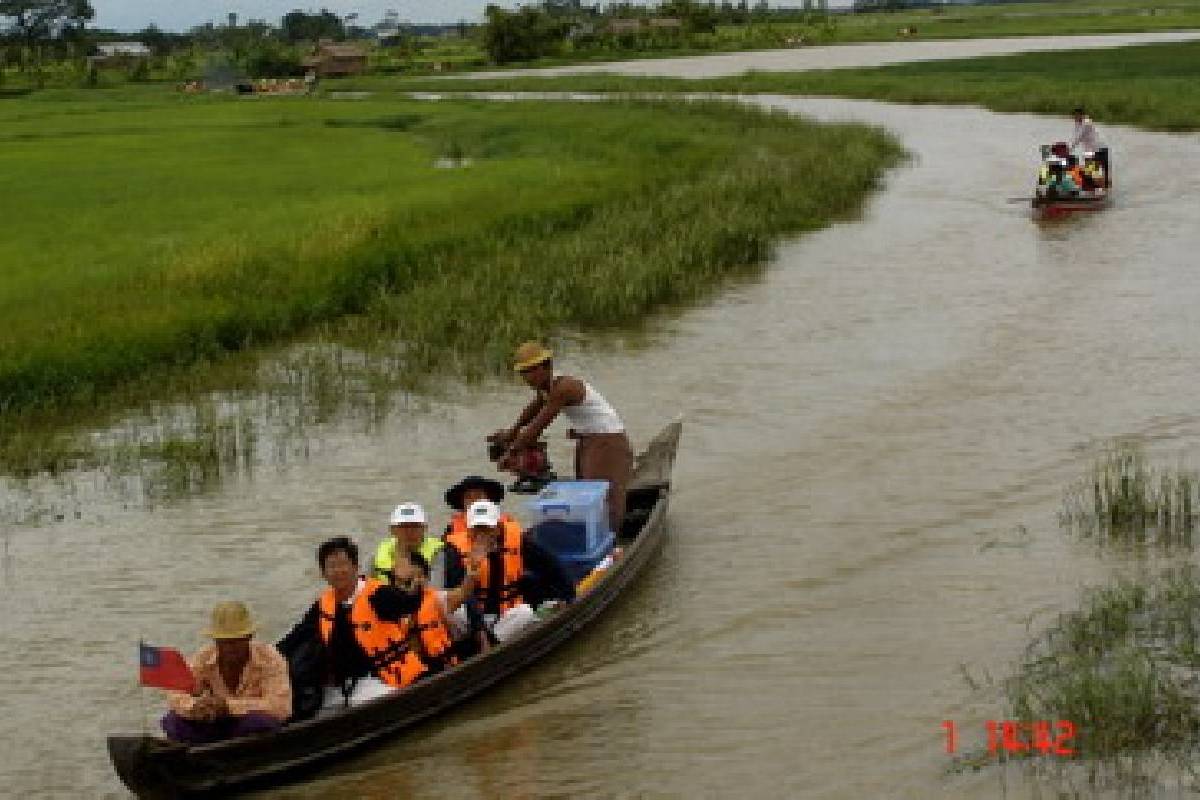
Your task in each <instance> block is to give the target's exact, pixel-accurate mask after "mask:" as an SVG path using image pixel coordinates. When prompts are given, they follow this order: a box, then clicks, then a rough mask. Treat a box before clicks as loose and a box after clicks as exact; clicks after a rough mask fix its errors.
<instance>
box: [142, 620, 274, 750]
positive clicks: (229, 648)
mask: <svg viewBox="0 0 1200 800" xmlns="http://www.w3.org/2000/svg"><path fill="white" fill-rule="evenodd" d="M206 634H207V635H208V636H209V637H211V638H212V640H213V644H211V645H209V646H207V647H205V648H204V649H202V650H200V651H199V652H198V653H196V654H195V655H194V656H192V658H191V660H190V661H189V662H188V666H190V667H191V670H192V674H193V675H194V676H195V679H196V686H195V688H194V689H193V690H192V693H191V694H188V693H187V692H171V694H170V707H171V710H170V712H169V713H168V714H167V715H166V716H165V717H163V718H162V728H163V731H164V732H165V733H166V734H167V738H169V739H172V740H174V741H176V742H184V743H186V744H207V743H209V742H219V741H222V740H224V739H232V738H235V737H237V736H247V735H249V734H252V733H267V732H269V731H273V730H275V729H276V728H278V727H279V726H280V725H282V724H283V722H284V720H286V719H287V718H288V716H289V715H290V714H291V713H292V689H291V684H290V683H289V682H288V667H287V662H286V661H284V660H283V656H281V655H280V654H279V653H278V651H276V650H275V648H274V647H272V646H271V645H269V644H263V643H262V642H254V641H251V638H252V637H253V636H254V623H253V621H252V620H251V619H250V612H249V610H248V609H247V608H246V606H244V605H243V604H241V603H238V602H228V603H219V604H218V605H217V607H216V608H214V609H213V612H212V625H211V626H210V627H209V629H208V631H206Z"/></svg>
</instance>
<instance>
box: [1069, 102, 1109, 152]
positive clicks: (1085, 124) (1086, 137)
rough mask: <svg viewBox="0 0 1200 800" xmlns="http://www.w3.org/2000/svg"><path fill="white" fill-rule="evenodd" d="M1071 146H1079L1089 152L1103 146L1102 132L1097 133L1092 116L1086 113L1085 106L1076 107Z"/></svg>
mask: <svg viewBox="0 0 1200 800" xmlns="http://www.w3.org/2000/svg"><path fill="white" fill-rule="evenodd" d="M1071 147H1072V149H1074V148H1077V147H1078V148H1081V149H1082V150H1085V151H1087V152H1089V153H1095V152H1097V151H1099V150H1100V148H1101V147H1103V145H1101V144H1100V134H1099V133H1097V131H1096V126H1095V125H1093V124H1092V120H1091V118H1090V117H1089V116H1087V114H1085V113H1084V111H1083V106H1080V107H1079V108H1077V109H1075V132H1074V133H1072V134H1071Z"/></svg>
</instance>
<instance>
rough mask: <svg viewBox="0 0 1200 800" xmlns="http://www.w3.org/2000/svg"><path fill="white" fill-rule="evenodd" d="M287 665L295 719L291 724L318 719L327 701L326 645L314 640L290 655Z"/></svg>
mask: <svg viewBox="0 0 1200 800" xmlns="http://www.w3.org/2000/svg"><path fill="white" fill-rule="evenodd" d="M287 661H288V675H289V677H290V678H291V679H292V716H291V717H289V718H288V722H300V721H302V720H306V719H309V718H310V717H314V716H316V714H317V712H318V711H320V710H321V703H322V702H324V700H325V671H326V660H325V645H324V644H323V643H322V642H321V640H320V639H319V638H317V637H316V636H313V637H311V638H309V639H306V640H305V641H304V642H303V643H302V644H301V645H300V646H299V647H297V648H296V649H295V651H294V652H292V653H290V654H289V655H288V656H287Z"/></svg>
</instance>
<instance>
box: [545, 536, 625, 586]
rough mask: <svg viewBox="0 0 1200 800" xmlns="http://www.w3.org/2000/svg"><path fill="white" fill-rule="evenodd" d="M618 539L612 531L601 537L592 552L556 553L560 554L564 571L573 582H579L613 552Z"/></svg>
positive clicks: (559, 561) (560, 561) (559, 560)
mask: <svg viewBox="0 0 1200 800" xmlns="http://www.w3.org/2000/svg"><path fill="white" fill-rule="evenodd" d="M616 539H617V537H616V536H614V535H613V534H612V533H607V534H605V535H604V536H603V537H601V539H600V541H599V542H597V543H596V547H595V548H594V549H593V550H591V551H590V552H586V553H555V555H556V556H558V563H559V564H561V565H562V568H563V572H565V573H566V575H567V577H568V578H570V579H571V582H572V583H579V582H580V581H581V580H583V579H584V578H585V577H586V576H587V574H588V573H589V572H591V571H592V568H593V567H595V566H596V565H597V564H599V563H600V562H601V561H603V560H604V557H605V556H607V555H608V554H609V553H611V552H612V549H613V545H614V544H615V543H616Z"/></svg>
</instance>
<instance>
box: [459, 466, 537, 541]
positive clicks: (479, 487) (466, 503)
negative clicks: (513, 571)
mask: <svg viewBox="0 0 1200 800" xmlns="http://www.w3.org/2000/svg"><path fill="white" fill-rule="evenodd" d="M479 500H490V501H491V502H493V503H495V504H496V505H500V504H501V503H502V502H504V485H503V484H501V483H500V482H499V481H494V480H491V479H490V478H482V477H480V476H479V475H468V476H467V477H465V478H463V479H462V480H461V481H459V482H458V483H456V484H454V485H453V486H451V487H450V488H449V489H447V490H446V505H448V506H450V508H452V509H454V513H453V514H452V515H450V524H449V525H447V526H446V532H445V534H444V535H445V536H446V537H449V536H450V535H452V534H463V533H466V532H467V509H468V508H470V507H471V504H472V503H474V502H476V501H479ZM500 524H501V525H503V526H505V527H506V528H507V527H514V528H516V531H517V534H518V535H520V533H521V525H520V523H518V522H517V520H516V519H515V518H513V517H512V516H511V515H509V514H505V513H501V514H500Z"/></svg>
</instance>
